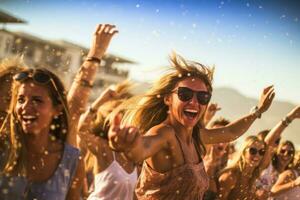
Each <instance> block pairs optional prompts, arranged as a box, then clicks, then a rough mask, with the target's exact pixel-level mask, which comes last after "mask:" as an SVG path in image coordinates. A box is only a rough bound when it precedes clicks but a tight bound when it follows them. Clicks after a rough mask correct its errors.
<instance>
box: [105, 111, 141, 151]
mask: <svg viewBox="0 0 300 200" xmlns="http://www.w3.org/2000/svg"><path fill="white" fill-rule="evenodd" d="M121 121H122V115H121V114H120V113H118V114H116V116H115V117H114V118H113V120H112V123H111V126H110V129H109V132H108V139H109V146H110V147H111V148H112V149H113V150H115V151H123V152H127V151H129V150H130V149H131V147H132V146H133V143H134V141H135V140H136V138H137V137H138V134H139V133H138V129H137V128H136V127H133V126H122V125H121Z"/></svg>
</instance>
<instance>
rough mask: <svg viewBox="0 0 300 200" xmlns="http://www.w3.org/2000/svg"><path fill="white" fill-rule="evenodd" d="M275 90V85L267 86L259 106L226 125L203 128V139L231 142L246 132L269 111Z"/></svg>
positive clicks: (214, 142) (208, 142) (213, 142)
mask: <svg viewBox="0 0 300 200" xmlns="http://www.w3.org/2000/svg"><path fill="white" fill-rule="evenodd" d="M274 96H275V92H274V88H273V86H269V87H267V88H265V89H264V90H263V92H262V94H261V97H260V100H259V102H258V106H257V107H256V109H255V110H254V111H253V112H252V113H251V114H248V115H246V116H244V117H242V118H240V119H238V120H236V121H234V122H231V123H230V124H228V125H227V126H225V127H221V128H212V129H206V128H203V129H201V139H202V141H203V142H204V143H205V144H216V143H220V142H231V141H233V140H235V139H237V138H238V137H240V136H241V135H242V134H244V133H245V132H246V131H247V130H248V129H249V127H250V126H251V125H252V123H253V122H254V121H255V119H257V118H259V117H260V116H261V114H262V113H264V112H265V111H267V110H268V109H269V107H270V105H271V103H272V101H273V99H274Z"/></svg>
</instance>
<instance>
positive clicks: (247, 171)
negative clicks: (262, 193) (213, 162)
mask: <svg viewBox="0 0 300 200" xmlns="http://www.w3.org/2000/svg"><path fill="white" fill-rule="evenodd" d="M241 149H242V150H241V153H240V156H239V157H238V159H237V160H236V161H235V162H233V163H232V165H231V166H228V167H227V168H226V169H224V170H223V171H222V172H221V175H220V177H219V195H218V199H232V200H233V199H234V200H243V199H257V197H256V195H255V192H256V188H255V184H254V183H255V180H256V179H257V178H258V177H259V175H260V172H261V169H260V166H261V164H262V162H263V159H264V155H265V152H266V144H265V142H264V141H262V140H260V139H258V138H257V137H256V136H249V137H247V138H246V140H245V142H244V143H243V147H242V148H241Z"/></svg>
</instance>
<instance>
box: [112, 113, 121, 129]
mask: <svg viewBox="0 0 300 200" xmlns="http://www.w3.org/2000/svg"><path fill="white" fill-rule="evenodd" d="M122 117H123V115H122V113H117V114H116V115H115V116H114V118H113V120H112V123H111V126H112V127H113V128H120V125H121V121H122Z"/></svg>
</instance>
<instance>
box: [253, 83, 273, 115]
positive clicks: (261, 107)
mask: <svg viewBox="0 0 300 200" xmlns="http://www.w3.org/2000/svg"><path fill="white" fill-rule="evenodd" d="M274 97H275V92H274V86H273V85H271V86H269V87H266V88H265V89H264V90H263V92H262V94H261V96H260V100H259V102H258V106H257V107H258V109H257V110H258V112H259V113H264V112H266V111H267V110H268V109H269V107H270V106H271V104H272V101H273V99H274Z"/></svg>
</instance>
